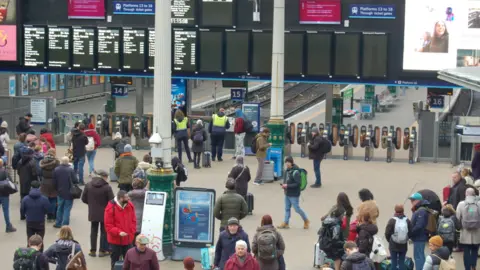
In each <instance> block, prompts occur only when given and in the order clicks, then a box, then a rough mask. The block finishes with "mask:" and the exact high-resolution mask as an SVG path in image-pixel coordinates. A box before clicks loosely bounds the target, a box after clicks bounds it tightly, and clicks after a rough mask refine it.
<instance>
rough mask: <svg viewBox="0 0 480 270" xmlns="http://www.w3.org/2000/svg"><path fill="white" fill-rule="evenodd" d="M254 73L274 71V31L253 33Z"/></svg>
mask: <svg viewBox="0 0 480 270" xmlns="http://www.w3.org/2000/svg"><path fill="white" fill-rule="evenodd" d="M252 44H253V45H252V50H253V51H252V73H254V74H270V73H271V72H272V33H267V32H253V33H252Z"/></svg>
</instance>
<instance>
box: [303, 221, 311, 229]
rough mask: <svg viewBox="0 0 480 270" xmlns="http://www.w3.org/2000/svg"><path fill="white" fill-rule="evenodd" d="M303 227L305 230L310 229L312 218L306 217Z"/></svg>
mask: <svg viewBox="0 0 480 270" xmlns="http://www.w3.org/2000/svg"><path fill="white" fill-rule="evenodd" d="M303 228H304V229H305V230H308V228H310V220H308V219H305V220H304V221H303Z"/></svg>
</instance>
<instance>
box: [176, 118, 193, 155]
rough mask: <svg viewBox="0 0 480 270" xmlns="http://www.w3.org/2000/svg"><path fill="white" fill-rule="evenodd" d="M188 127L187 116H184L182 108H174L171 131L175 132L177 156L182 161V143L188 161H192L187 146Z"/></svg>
mask: <svg viewBox="0 0 480 270" xmlns="http://www.w3.org/2000/svg"><path fill="white" fill-rule="evenodd" d="M188 128H190V124H189V123H188V118H187V117H185V115H184V114H183V112H182V110H176V111H175V115H174V119H173V123H172V130H173V131H172V133H173V134H175V139H176V140H177V151H178V158H179V159H180V161H182V143H183V145H184V146H185V152H187V157H188V162H193V160H192V156H191V155H190V148H189V147H188Z"/></svg>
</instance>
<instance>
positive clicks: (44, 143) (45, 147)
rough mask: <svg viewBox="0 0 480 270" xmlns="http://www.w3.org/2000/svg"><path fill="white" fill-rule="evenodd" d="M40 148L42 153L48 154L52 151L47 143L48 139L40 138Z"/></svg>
mask: <svg viewBox="0 0 480 270" xmlns="http://www.w3.org/2000/svg"><path fill="white" fill-rule="evenodd" d="M40 146H41V147H42V152H43V153H44V154H47V152H48V149H50V144H49V143H48V142H47V139H45V138H44V137H40Z"/></svg>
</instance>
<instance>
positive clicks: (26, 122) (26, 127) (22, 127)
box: [16, 113, 32, 135]
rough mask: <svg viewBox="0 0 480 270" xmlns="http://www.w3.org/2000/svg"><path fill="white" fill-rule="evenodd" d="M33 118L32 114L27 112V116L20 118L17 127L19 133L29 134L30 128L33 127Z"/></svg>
mask: <svg viewBox="0 0 480 270" xmlns="http://www.w3.org/2000/svg"><path fill="white" fill-rule="evenodd" d="M31 119H32V114H31V113H27V114H25V116H23V117H20V118H19V122H18V125H17V127H16V131H17V135H20V134H22V133H26V134H29V133H30V130H31V129H32V125H31V124H30V120H31Z"/></svg>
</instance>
